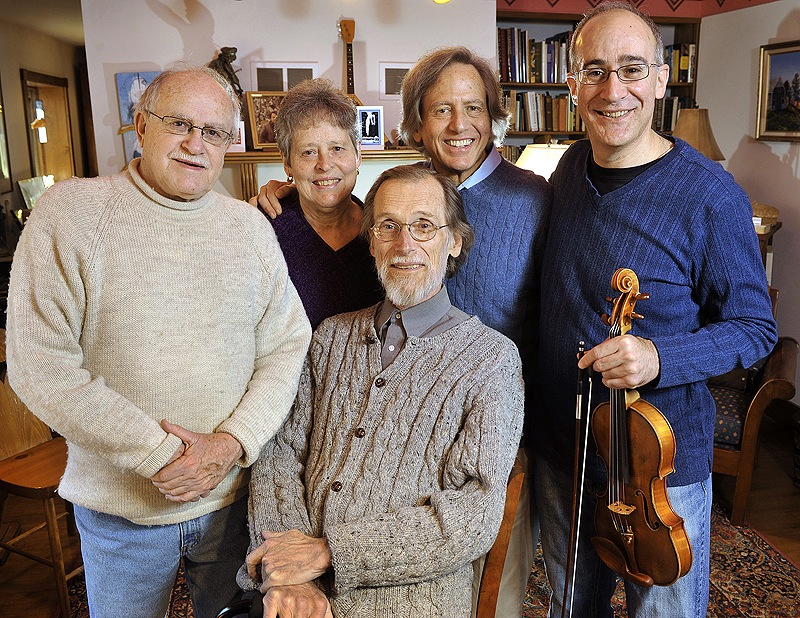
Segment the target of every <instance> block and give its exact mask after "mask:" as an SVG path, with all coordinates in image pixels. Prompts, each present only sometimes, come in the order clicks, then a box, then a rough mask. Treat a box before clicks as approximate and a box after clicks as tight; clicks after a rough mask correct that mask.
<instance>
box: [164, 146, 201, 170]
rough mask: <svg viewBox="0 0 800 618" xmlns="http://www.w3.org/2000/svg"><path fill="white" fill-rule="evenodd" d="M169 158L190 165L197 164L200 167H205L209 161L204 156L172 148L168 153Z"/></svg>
mask: <svg viewBox="0 0 800 618" xmlns="http://www.w3.org/2000/svg"><path fill="white" fill-rule="evenodd" d="M169 158H170V159H174V160H175V161H182V162H184V163H191V164H192V165H199V166H200V167H205V168H207V167H208V165H209V163H208V159H207V158H206V157H203V156H200V155H191V154H188V153H186V152H181V151H180V150H174V151H172V152H171V153H169Z"/></svg>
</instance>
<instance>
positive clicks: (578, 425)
mask: <svg viewBox="0 0 800 618" xmlns="http://www.w3.org/2000/svg"><path fill="white" fill-rule="evenodd" d="M584 353H585V343H584V342H583V341H580V342H578V359H580V358H581V357H582V356H583V355H584ZM584 382H588V386H589V389H588V392H587V396H586V408H587V410H588V408H589V406H591V403H592V370H591V368H589V369H588V370H584V369H581V368H578V384H577V392H576V396H575V459H574V464H573V474H572V518H571V519H570V524H569V557H568V558H567V573H566V578H565V582H564V597H563V599H562V601H561V618H567V617H568V616H572V601H573V599H574V598H575V574H576V568H575V565H576V564H577V561H578V539H579V538H580V529H581V513H582V511H583V484H584V481H585V479H586V451H587V447H588V445H589V423H586V428H585V431H584V430H583V423H582V422H581V421H582V419H583V408H584V404H583V388H584ZM581 434H582V435H583V439H581ZM581 442H583V451H581ZM581 453H582V455H581Z"/></svg>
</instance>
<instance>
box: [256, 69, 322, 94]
mask: <svg viewBox="0 0 800 618" xmlns="http://www.w3.org/2000/svg"><path fill="white" fill-rule="evenodd" d="M318 72H319V63H318V62H251V63H250V80H251V81H250V83H251V84H252V87H253V90H260V91H262V92H263V91H272V92H288V91H289V90H290V89H291V88H292V87H294V86H296V85H297V84H299V83H300V82H302V81H304V80H306V79H314V78H315V77H317V73H318Z"/></svg>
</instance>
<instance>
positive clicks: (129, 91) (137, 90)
mask: <svg viewBox="0 0 800 618" xmlns="http://www.w3.org/2000/svg"><path fill="white" fill-rule="evenodd" d="M160 72H161V71H138V72H131V73H117V74H116V75H115V76H114V77H115V78H116V81H117V100H118V101H119V122H120V126H119V131H118V132H119V134H120V135H122V143H123V147H124V150H125V164H126V165H127V164H128V163H130V162H131V161H132V160H133V159H135V158H136V157H140V156H142V152H141V150H140V146H139V139H138V138H137V137H136V130H135V129H134V126H133V114H134V111H135V108H136V104H137V103H138V102H139V99H140V98H141V96H142V93H143V92H144V90H145V88H147V85H148V84H149V83H150V82H151V81H153V79H155V77H156V75H158V74H159V73H160Z"/></svg>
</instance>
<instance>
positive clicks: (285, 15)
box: [81, 0, 497, 175]
mask: <svg viewBox="0 0 800 618" xmlns="http://www.w3.org/2000/svg"><path fill="white" fill-rule="evenodd" d="M81 6H82V10H83V23H84V32H85V35H86V57H87V64H88V70H89V85H90V91H91V98H92V111H93V114H94V123H95V137H96V142H97V157H98V168H99V172H100V174H101V175H102V174H108V173H113V172H116V171H119V170H120V169H121V168H122V167H123V166H124V163H125V161H124V154H123V149H122V138H121V137H120V136H118V135H117V130H118V129H119V124H120V120H119V107H118V104H117V97H116V90H115V87H114V75H115V73H119V72H128V71H153V70H161V69H163V68H165V67H167V66H169V65H170V64H172V63H174V62H176V61H179V60H187V61H190V62H193V63H194V64H207V63H208V62H209V61H211V60H212V59H213V58H215V57H216V55H217V52H218V50H219V48H220V47H224V46H231V47H236V48H238V54H237V60H236V62H235V63H234V67H237V68H239V67H240V68H241V71H240V72H239V73H238V77H239V81H240V83H241V85H242V88H243V89H244V90H254V89H255V88H253V87H252V86H251V83H250V69H251V67H250V63H251V62H253V61H259V60H260V61H274V62H279V61H295V62H296V61H306V62H318V63H319V72H320V76H321V77H327V78H328V79H330V80H331V81H333V82H334V83H335V84H342V82H343V76H344V46H343V42H342V40H341V39H340V38H339V34H338V30H337V24H338V20H339V19H340V18H348V19H354V20H355V22H356V31H355V40H354V42H353V57H354V78H355V91H356V95H358V97H359V98H360V99H361V102H362V103H364V104H365V105H383V106H384V115H385V118H386V120H385V122H386V125H385V127H384V130H385V133H387V134H388V133H389V132H390V131H391V128H392V127H393V126H395V125H396V124H397V119H398V109H399V104H398V103H397V102H396V101H385V100H381V99H380V98H379V85H380V83H379V75H378V73H379V71H378V64H379V62H409V63H413V62H414V61H416V60H417V58H419V56H421V55H422V54H423V53H424V52H426V51H428V50H429V49H432V48H435V47H440V46H444V45H454V44H462V45H467V46H470V47H472V48H473V49H474V50H475V51H476V52H478V53H479V54H481V55H483V56H485V57H487V58H489V59H490V60H491V61H492V62H493V63H494V62H495V57H496V53H497V51H496V45H495V10H496V4H495V0H457V1H455V2H451V3H449V4H444V5H437V4H434V3H433V2H432V1H431V0H379V1H378V0H268V1H265V0H241V1H235V0H126V1H125V2H120V1H116V2H109V1H108V0H81Z"/></svg>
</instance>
